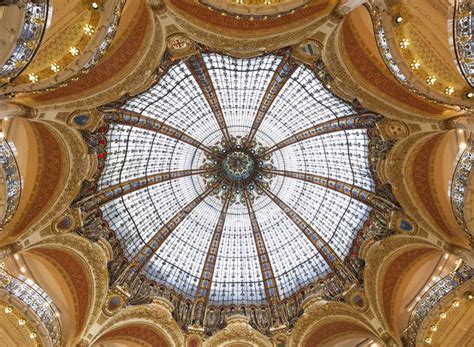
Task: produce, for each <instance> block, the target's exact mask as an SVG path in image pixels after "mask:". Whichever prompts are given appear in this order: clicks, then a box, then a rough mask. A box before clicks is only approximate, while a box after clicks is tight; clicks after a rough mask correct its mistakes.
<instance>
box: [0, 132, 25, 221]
mask: <svg viewBox="0 0 474 347" xmlns="http://www.w3.org/2000/svg"><path fill="white" fill-rule="evenodd" d="M0 165H1V171H2V174H3V178H4V184H5V209H4V214H3V216H0V218H1V219H0V230H2V229H3V227H4V226H5V225H6V224H7V223H8V222H9V221H10V220H11V219H12V217H13V215H14V214H15V212H16V209H17V207H18V203H19V202H20V195H21V177H20V171H19V169H18V164H17V162H16V160H15V156H14V154H13V152H12V150H11V148H10V145H9V144H8V142H7V141H5V140H0Z"/></svg>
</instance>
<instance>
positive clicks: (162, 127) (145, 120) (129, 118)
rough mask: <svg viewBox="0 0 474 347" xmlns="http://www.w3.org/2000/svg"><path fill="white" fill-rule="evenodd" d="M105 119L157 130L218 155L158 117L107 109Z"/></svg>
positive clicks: (108, 121) (109, 121)
mask: <svg viewBox="0 0 474 347" xmlns="http://www.w3.org/2000/svg"><path fill="white" fill-rule="evenodd" d="M104 120H105V121H106V122H107V123H117V124H124V125H130V126H133V127H136V128H141V129H146V130H150V131H155V132H158V133H160V134H163V135H165V136H168V137H171V138H174V139H176V140H179V141H183V142H185V143H187V144H190V145H191V146H194V147H196V148H198V149H200V150H202V151H203V152H205V153H207V154H211V155H214V156H216V153H214V152H213V151H212V149H211V148H209V147H207V146H206V145H204V144H203V143H202V142H200V141H198V140H196V139H195V138H193V137H191V136H189V135H187V134H186V133H184V132H182V131H180V130H178V129H176V128H174V127H172V126H170V125H168V124H165V123H164V122H161V121H159V120H157V119H153V118H150V117H146V116H143V115H141V114H139V113H136V112H131V111H126V110H113V111H106V112H104Z"/></svg>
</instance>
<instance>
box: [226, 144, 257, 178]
mask: <svg viewBox="0 0 474 347" xmlns="http://www.w3.org/2000/svg"><path fill="white" fill-rule="evenodd" d="M222 170H223V173H224V176H225V177H227V178H228V179H229V180H232V181H236V182H240V181H246V180H248V179H249V178H251V177H252V175H253V173H254V171H255V161H254V159H253V158H252V157H251V156H250V155H249V154H248V153H245V152H241V151H235V152H231V153H230V154H228V155H227V156H226V157H225V158H224V160H222Z"/></svg>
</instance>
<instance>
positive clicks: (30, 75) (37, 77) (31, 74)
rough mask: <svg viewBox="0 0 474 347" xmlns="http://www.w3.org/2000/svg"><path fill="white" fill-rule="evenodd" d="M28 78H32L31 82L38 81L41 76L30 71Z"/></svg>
mask: <svg viewBox="0 0 474 347" xmlns="http://www.w3.org/2000/svg"><path fill="white" fill-rule="evenodd" d="M28 79H29V80H30V82H31V83H36V82H38V81H39V76H38V75H37V74H35V73H30V74H28Z"/></svg>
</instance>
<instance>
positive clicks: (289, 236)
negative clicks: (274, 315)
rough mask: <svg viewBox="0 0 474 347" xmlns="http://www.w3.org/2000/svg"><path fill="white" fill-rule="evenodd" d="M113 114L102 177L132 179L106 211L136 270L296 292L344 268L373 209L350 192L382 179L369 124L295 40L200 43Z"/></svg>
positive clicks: (199, 286) (178, 286) (202, 289)
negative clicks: (244, 46)
mask: <svg viewBox="0 0 474 347" xmlns="http://www.w3.org/2000/svg"><path fill="white" fill-rule="evenodd" d="M105 114H106V115H105V120H106V121H107V122H108V123H109V128H108V131H107V140H108V141H107V159H106V165H105V169H104V170H103V172H102V174H101V177H100V180H99V187H98V190H99V191H107V189H109V188H111V187H112V188H113V189H115V188H114V187H129V188H130V187H131V188H130V189H129V188H127V191H126V192H125V190H126V189H125V188H122V190H121V191H122V193H120V194H119V196H117V197H115V198H113V199H112V198H110V199H107V201H106V202H105V203H104V204H103V205H102V206H101V211H102V214H103V218H104V219H105V220H106V221H107V223H108V224H109V227H110V228H111V229H112V230H114V231H115V232H116V234H117V238H118V239H119V240H120V242H121V244H122V247H123V249H124V253H125V256H126V258H127V260H128V261H129V264H130V265H129V267H130V268H131V269H133V271H136V272H142V273H145V274H146V275H147V276H148V278H150V279H152V280H155V281H157V282H158V283H160V284H164V285H166V286H167V287H169V288H172V289H173V290H175V291H176V292H178V293H180V294H183V295H184V296H186V297H189V298H191V299H193V298H194V299H196V298H205V300H206V302H208V303H209V304H239V303H249V304H251V303H256V304H258V303H268V302H269V301H275V300H276V301H278V300H282V299H284V298H286V297H289V296H291V295H292V294H294V293H295V292H297V291H298V290H299V289H301V288H302V287H304V286H305V285H307V284H309V283H312V282H314V281H317V280H318V279H321V278H323V277H324V276H326V275H327V274H329V273H331V272H334V271H339V270H340V269H341V266H342V265H341V264H342V263H343V261H344V259H345V258H346V256H347V255H348V253H349V250H350V248H351V246H352V243H353V240H354V239H355V237H356V234H357V232H358V231H359V230H360V229H361V228H362V226H363V224H364V223H365V222H366V220H367V219H368V216H369V212H370V211H371V207H370V204H366V203H364V202H362V200H361V199H357V198H354V196H353V194H354V193H353V192H351V191H349V193H348V192H347V191H344V190H345V189H358V191H359V192H363V193H364V192H365V193H364V194H370V192H374V189H375V184H374V180H373V178H372V175H371V170H370V165H369V159H368V156H369V153H368V143H369V138H368V134H367V129H366V128H367V126H365V127H364V126H361V127H360V128H359V127H358V123H357V119H356V118H355V119H353V118H351V117H357V116H358V115H359V113H358V112H357V111H356V110H355V109H354V108H353V106H352V105H351V104H349V103H347V102H345V101H343V100H341V99H340V98H338V97H336V96H335V95H333V94H332V93H331V92H330V91H328V90H327V89H326V88H325V87H324V86H323V84H322V83H321V82H320V81H319V80H318V78H317V77H316V75H315V72H314V71H313V69H311V68H310V67H308V66H306V65H304V64H299V63H298V62H297V61H296V60H294V59H293V58H292V57H291V56H290V55H289V53H287V52H283V53H282V54H270V55H265V56H262V57H257V58H251V59H240V58H232V57H229V56H225V55H221V54H217V53H209V52H200V53H199V54H197V55H195V56H192V57H191V58H189V59H187V60H179V61H176V62H174V63H172V64H170V66H169V67H168V68H167V71H166V73H164V74H163V76H162V77H161V78H160V80H159V81H158V82H157V83H156V84H155V85H153V86H152V87H150V88H149V89H148V90H147V91H145V92H143V93H142V94H139V95H136V96H134V97H131V98H129V99H128V100H127V101H126V102H125V103H124V104H123V105H121V107H120V109H114V110H108V111H106V112H105ZM331 184H333V186H331ZM338 185H340V186H341V187H343V188H342V189H338ZM347 187H349V188H347ZM109 190H110V191H112V189H109ZM338 190H339V191H338ZM123 192H125V193H123ZM110 194H112V193H110ZM361 194H362V193H361Z"/></svg>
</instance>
